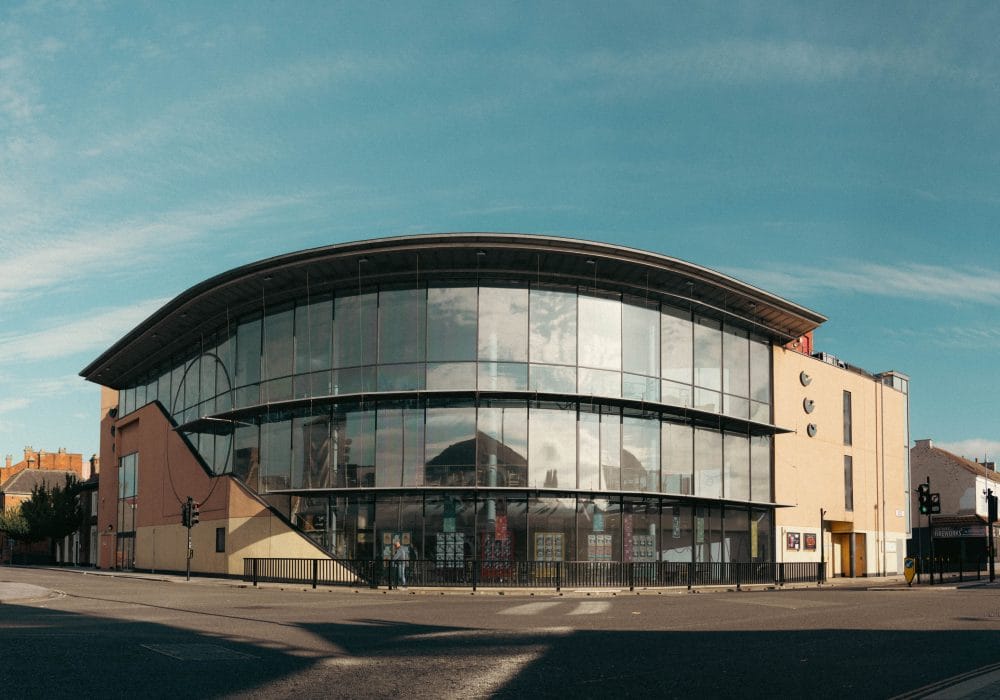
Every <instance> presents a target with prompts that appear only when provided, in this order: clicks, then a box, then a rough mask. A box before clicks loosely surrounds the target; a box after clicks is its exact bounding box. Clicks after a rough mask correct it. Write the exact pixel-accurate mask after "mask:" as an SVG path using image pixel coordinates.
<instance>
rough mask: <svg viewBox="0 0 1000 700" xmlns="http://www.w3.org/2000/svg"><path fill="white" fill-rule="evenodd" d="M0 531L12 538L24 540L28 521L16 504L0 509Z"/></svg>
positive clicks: (26, 534)
mask: <svg viewBox="0 0 1000 700" xmlns="http://www.w3.org/2000/svg"><path fill="white" fill-rule="evenodd" d="M0 532H2V533H4V534H5V535H7V537H9V538H10V539H12V540H19V541H20V540H24V539H25V538H26V537H27V536H28V521H27V520H25V519H24V516H23V515H21V509H20V508H19V507H17V506H15V507H13V508H7V509H6V510H4V511H0Z"/></svg>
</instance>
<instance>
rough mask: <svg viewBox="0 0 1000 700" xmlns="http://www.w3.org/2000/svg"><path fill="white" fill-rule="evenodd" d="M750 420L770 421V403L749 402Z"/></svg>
mask: <svg viewBox="0 0 1000 700" xmlns="http://www.w3.org/2000/svg"><path fill="white" fill-rule="evenodd" d="M750 420H752V421H757V422H758V423H770V422H771V405H770V404H766V403H758V402H757V401H751V402H750Z"/></svg>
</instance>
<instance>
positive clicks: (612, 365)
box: [532, 296, 622, 370]
mask: <svg viewBox="0 0 1000 700" xmlns="http://www.w3.org/2000/svg"><path fill="white" fill-rule="evenodd" d="M579 305H580V306H579V309H580V321H579V328H580V333H579V341H580V352H579V355H578V361H577V364H579V365H580V366H581V367H596V368H599V369H612V370H621V368H622V305H621V302H619V301H617V300H612V299H598V298H595V297H588V296H581V297H579ZM532 359H533V360H537V358H536V357H535V356H534V355H532Z"/></svg>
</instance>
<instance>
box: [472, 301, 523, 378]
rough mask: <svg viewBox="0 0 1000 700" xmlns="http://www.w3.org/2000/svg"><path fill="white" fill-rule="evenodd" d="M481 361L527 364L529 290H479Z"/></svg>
mask: <svg viewBox="0 0 1000 700" xmlns="http://www.w3.org/2000/svg"><path fill="white" fill-rule="evenodd" d="M479 359H480V360H487V361H491V362H526V361H527V359H528V290H527V289H507V288H502V287H483V288H482V289H480V291H479Z"/></svg>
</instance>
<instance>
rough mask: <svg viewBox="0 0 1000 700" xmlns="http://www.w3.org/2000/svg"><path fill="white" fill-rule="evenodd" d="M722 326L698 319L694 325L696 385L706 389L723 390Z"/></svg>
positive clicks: (707, 319) (701, 318) (709, 320)
mask: <svg viewBox="0 0 1000 700" xmlns="http://www.w3.org/2000/svg"><path fill="white" fill-rule="evenodd" d="M721 327H722V326H721V324H720V323H719V322H718V321H714V320H712V319H709V318H703V317H697V318H696V319H695V324H694V383H695V386H700V387H703V388H705V389H712V390H714V391H718V390H719V389H721V388H722V331H721Z"/></svg>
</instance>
